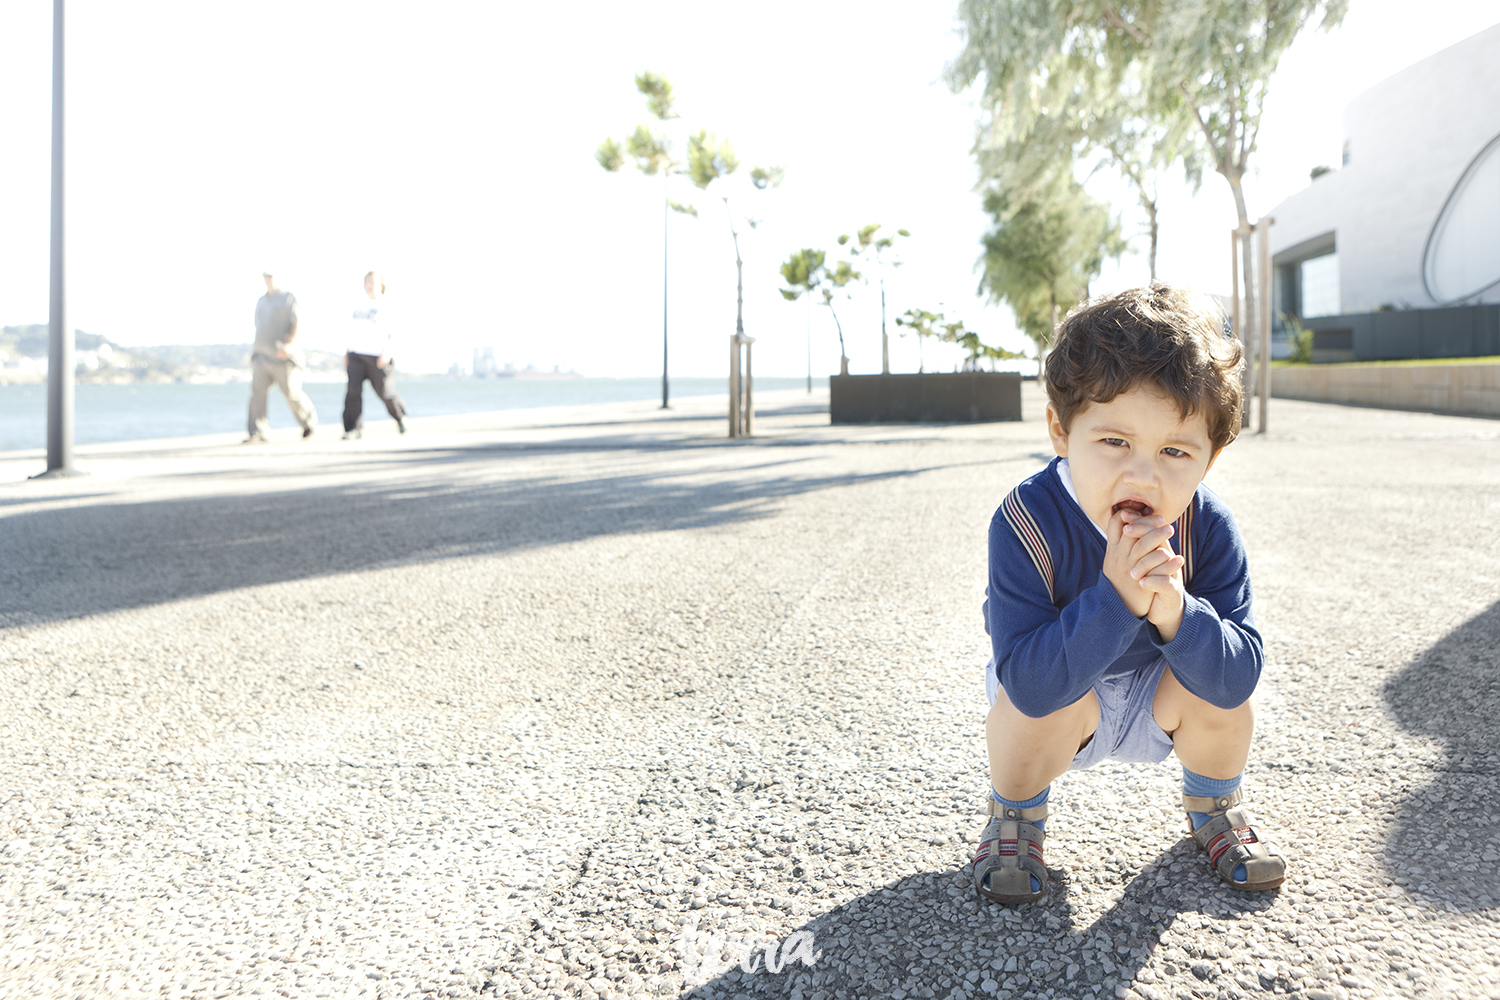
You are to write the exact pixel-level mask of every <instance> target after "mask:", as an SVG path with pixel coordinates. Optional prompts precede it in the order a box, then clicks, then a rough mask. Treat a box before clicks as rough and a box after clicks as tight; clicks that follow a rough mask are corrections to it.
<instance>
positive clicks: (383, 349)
mask: <svg viewBox="0 0 1500 1000" xmlns="http://www.w3.org/2000/svg"><path fill="white" fill-rule="evenodd" d="M345 350H347V351H349V352H350V353H353V354H369V355H372V356H375V357H379V356H381V355H382V354H383V355H386V356H387V357H389V356H390V353H391V327H390V316H389V314H388V312H387V310H386V307H385V299H384V298H374V299H372V298H370V297H369V296H368V295H367V296H365V297H363V298H361V299H360V300H359V304H358V305H357V306H355V307H354V316H353V318H352V319H351V320H350V321H349V335H348V346H347V347H346V348H345Z"/></svg>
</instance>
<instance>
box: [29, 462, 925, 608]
mask: <svg viewBox="0 0 1500 1000" xmlns="http://www.w3.org/2000/svg"><path fill="white" fill-rule="evenodd" d="M456 460H458V459H455V458H454V457H453V456H452V455H451V454H446V453H438V452H433V453H418V454H417V455H415V456H411V455H406V454H403V456H402V457H400V458H395V457H393V459H392V460H391V461H390V462H388V463H385V464H384V465H383V466H382V465H381V464H379V463H378V461H371V460H365V461H362V462H359V463H355V464H356V465H358V467H359V469H362V470H363V471H364V472H365V473H366V474H367V476H366V479H365V481H363V482H358V483H353V484H347V485H340V486H336V487H312V486H309V487H308V488H305V489H292V490H281V491H277V492H262V493H254V494H248V495H245V494H230V495H220V496H213V497H199V498H190V499H181V500H164V501H152V502H144V503H102V504H95V505H87V506H78V507H50V506H49V507H46V508H43V509H41V510H33V511H26V512H22V513H18V514H15V515H12V516H10V517H6V518H5V519H4V520H3V522H0V523H3V526H4V532H5V535H6V538H7V542H6V552H5V558H4V559H3V560H0V625H19V624H31V623H39V622H45V621H55V620H59V619H66V618H75V617H81V616H85V615H91V614H98V613H101V612H107V611H115V610H120V609H124V608H132V607H140V606H144V605H150V604H158V603H162V602H167V601H175V600H181V599H185V598H192V597H198V596H202V595H205V594H212V593H218V592H221V591H226V590H232V589H237V588H242V587H253V586H258V585H261V584H268V583H280V582H285V581H290V580H299V579H307V578H312V577H320V576H327V575H331V574H337V573H347V572H352V571H357V570H363V569H369V568H374V567H386V566H395V565H404V564H420V563H427V562H432V561H435V560H441V559H455V558H462V557H465V556H471V555H477V554H485V553H493V552H500V551H506V550H511V549H521V548H534V547H538V546H547V545H554V544H559V543H565V542H570V541H574V540H577V539H582V538H587V537H592V536H598V535H605V534H634V533H641V532H654V531H682V530H688V529H694V528H708V527H714V526H717V525H725V524H731V523H735V522H743V521H749V520H754V519H757V518H762V517H766V516H769V515H770V514H771V513H772V512H773V510H774V509H775V507H776V505H777V502H778V501H779V500H781V499H782V498H785V497H790V496H795V495H799V494H807V493H815V492H818V491H821V490H830V489H837V488H842V487H855V486H859V485H862V484H867V483H873V482H878V481H881V480H887V479H892V478H899V477H906V476H915V475H920V474H921V473H923V472H926V471H931V470H930V469H926V468H922V469H902V470H898V471H890V472H878V473H870V474H863V475H837V476H816V475H809V474H805V473H801V472H799V469H798V468H797V467H798V466H800V465H801V464H802V460H800V459H787V460H782V461H769V462H763V463H757V464H756V465H754V466H744V465H741V464H738V463H737V464H736V466H735V469H734V472H735V475H734V476H733V477H731V476H728V475H726V474H725V470H723V469H705V468H704V467H702V466H697V465H695V466H694V467H693V468H691V469H672V468H662V467H661V466H659V465H657V466H655V467H654V468H653V469H652V470H651V471H649V472H629V473H625V472H622V473H617V474H612V475H611V474H605V475H599V476H596V477H593V478H577V477H567V478H564V477H561V476H546V475H537V474H536V469H535V466H531V465H528V466H526V467H524V468H523V467H519V466H518V467H516V468H515V469H514V470H511V469H509V468H507V466H508V465H509V463H510V462H511V461H512V460H513V457H512V456H507V455H505V454H503V453H491V454H490V455H489V456H487V459H481V458H480V457H478V456H475V455H472V454H470V455H468V456H466V457H465V458H463V459H462V460H464V461H467V462H469V463H470V464H471V465H472V466H473V467H474V476H473V477H470V478H469V479H468V480H455V479H454V478H451V477H450V476H449V475H448V474H446V473H445V474H444V475H442V476H437V475H429V474H426V470H425V467H430V466H436V465H443V464H447V463H449V462H451V461H456ZM319 471H320V472H328V471H337V470H336V468H335V469H330V468H324V469H321V470H319ZM356 471H358V470H356ZM371 471H373V472H374V474H375V481H373V482H372V481H371V477H370V476H369V473H370V472H371ZM398 475H399V476H400V479H401V481H399V482H392V481H390V479H391V478H394V477H396V476H398ZM478 477H484V478H483V480H482V481H477V479H478ZM228 478H231V479H232V478H235V477H233V476H230V477H228ZM241 478H243V477H241Z"/></svg>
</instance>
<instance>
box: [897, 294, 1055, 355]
mask: <svg viewBox="0 0 1500 1000" xmlns="http://www.w3.org/2000/svg"><path fill="white" fill-rule="evenodd" d="M896 325H897V326H903V327H906V328H907V329H908V330H910V331H911V332H912V333H914V334H916V336H917V337H919V338H920V337H931V338H933V339H934V340H938V341H941V342H942V343H945V344H957V345H958V346H959V347H960V348H961V349H962V350H963V351H964V353H965V354H967V355H968V359H967V361H966V363H965V367H966V368H969V369H973V368H976V367H978V364H979V362H980V360H982V359H984V358H991V359H993V360H996V361H1012V360H1016V359H1019V358H1024V357H1026V355H1024V354H1017V353H1016V352H1014V351H1007V350H1006V349H1005V348H1003V347H991V346H989V345H988V344H986V343H984V342H983V341H982V340H980V338H979V334H977V333H975V332H974V331H973V330H969V329H966V328H965V327H964V323H963V321H962V320H958V321H955V322H951V323H950V322H948V321H947V320H946V318H945V317H944V315H943V314H942V313H934V312H928V311H927V310H925V309H908V310H906V312H904V313H902V314H901V315H900V316H897V317H896ZM901 336H903V337H904V336H906V334H905V333H904V332H903V333H902V334H901Z"/></svg>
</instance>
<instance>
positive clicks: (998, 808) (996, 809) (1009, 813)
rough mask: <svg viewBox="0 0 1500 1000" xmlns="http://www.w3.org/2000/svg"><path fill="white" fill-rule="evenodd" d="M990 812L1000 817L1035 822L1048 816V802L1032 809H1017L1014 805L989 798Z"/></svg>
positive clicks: (991, 814)
mask: <svg viewBox="0 0 1500 1000" xmlns="http://www.w3.org/2000/svg"><path fill="white" fill-rule="evenodd" d="M988 814H989V815H990V816H994V817H997V818H999V819H1010V820H1024V821H1025V822H1027V823H1035V822H1036V821H1037V820H1039V819H1046V818H1047V803H1045V802H1043V803H1042V804H1041V805H1039V806H1033V807H1032V808H1030V809H1017V808H1016V807H1014V806H1007V805H1004V804H1002V803H999V802H996V801H995V800H994V799H993V798H992V799H990V800H989V813H988Z"/></svg>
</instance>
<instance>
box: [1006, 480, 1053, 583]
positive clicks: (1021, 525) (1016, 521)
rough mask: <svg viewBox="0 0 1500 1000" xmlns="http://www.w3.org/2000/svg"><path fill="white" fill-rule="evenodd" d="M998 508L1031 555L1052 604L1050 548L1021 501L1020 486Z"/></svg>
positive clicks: (1027, 552)
mask: <svg viewBox="0 0 1500 1000" xmlns="http://www.w3.org/2000/svg"><path fill="white" fill-rule="evenodd" d="M1000 510H1001V512H1002V513H1003V514H1004V515H1005V521H1006V523H1007V524H1009V525H1010V528H1011V530H1012V531H1014V532H1015V533H1016V537H1017V538H1019V539H1020V540H1021V547H1022V548H1024V549H1025V550H1026V554H1027V555H1028V556H1030V557H1031V564H1032V565H1033V566H1035V567H1036V571H1037V572H1038V573H1040V574H1041V577H1042V583H1044V584H1046V586H1047V599H1048V600H1050V601H1052V603H1053V604H1056V603H1057V597H1056V595H1055V594H1054V593H1053V587H1052V584H1053V580H1054V579H1055V577H1054V574H1053V570H1052V550H1051V549H1049V548H1048V547H1047V539H1046V538H1044V537H1043V536H1042V529H1041V528H1040V527H1039V526H1038V525H1037V523H1036V518H1034V517H1032V516H1031V511H1029V510H1027V509H1026V505H1025V504H1024V503H1022V502H1021V488H1020V487H1019V486H1018V487H1016V488H1015V489H1013V490H1011V491H1010V493H1009V494H1007V495H1006V497H1005V501H1004V502H1003V503H1001V504H1000Z"/></svg>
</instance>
